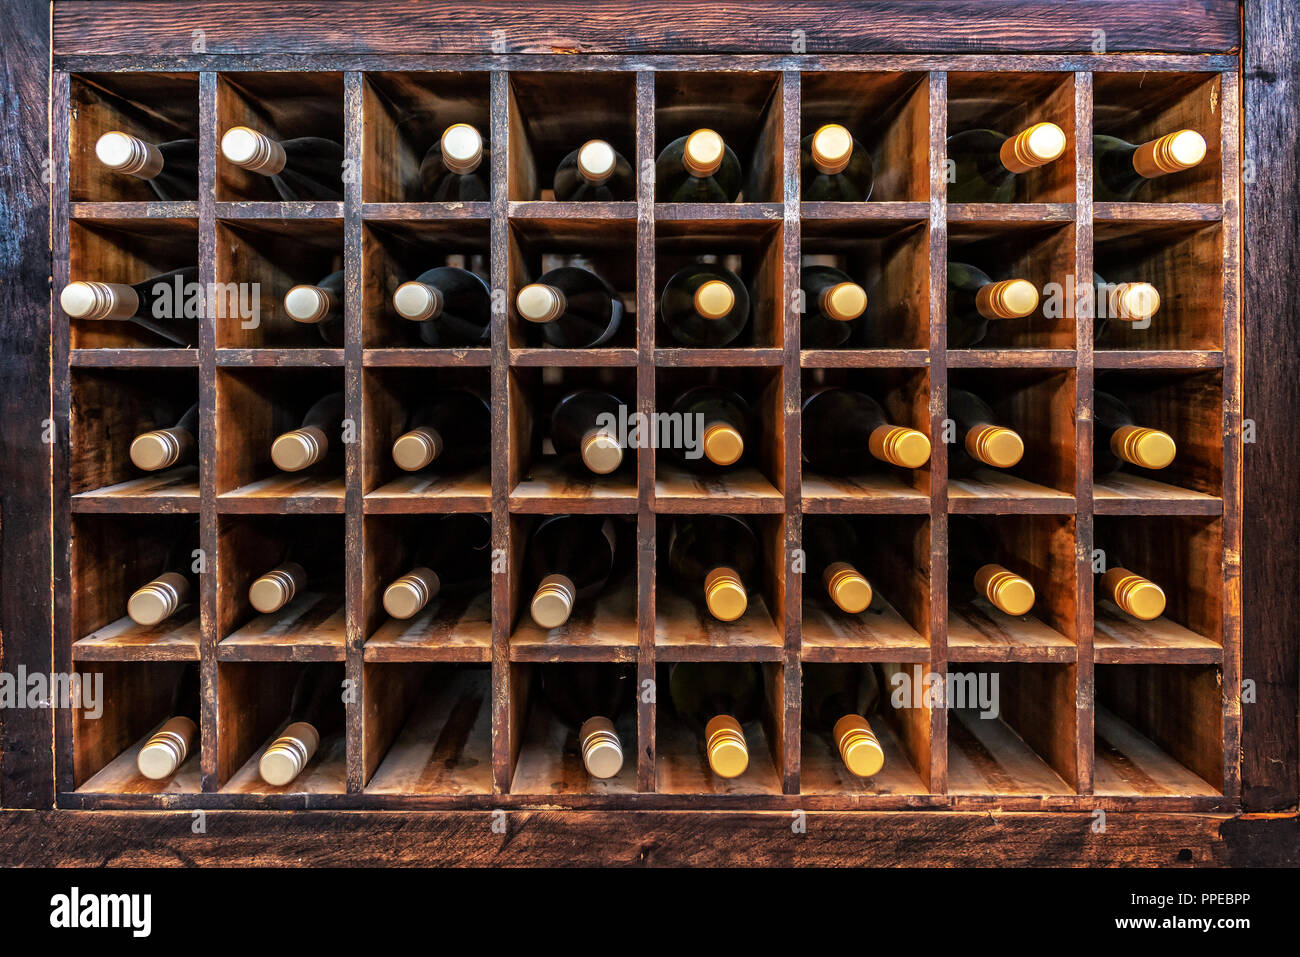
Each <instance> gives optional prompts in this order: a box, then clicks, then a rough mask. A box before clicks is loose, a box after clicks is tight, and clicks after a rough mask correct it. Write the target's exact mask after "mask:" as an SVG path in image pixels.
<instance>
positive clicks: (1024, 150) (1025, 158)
mask: <svg viewBox="0 0 1300 957" xmlns="http://www.w3.org/2000/svg"><path fill="white" fill-rule="evenodd" d="M1064 152H1065V131H1064V130H1062V129H1061V128H1060V127H1059V126H1057V125H1056V124H1055V123H1035V124H1034V125H1033V126H1030V127H1028V128H1027V129H1023V130H1021V131H1020V132H1019V133H1017V134H1016V135H1015V136H1009V137H1007V139H1006V141H1005V142H1003V144H1002V150H1001V152H1000V156H1001V159H1002V165H1003V166H1005V167H1006V168H1007V169H1008V170H1010V171H1011V172H1012V173H1026V172H1028V171H1029V170H1031V169H1034V168H1036V167H1039V166H1043V165H1045V164H1047V163H1050V162H1051V161H1052V160H1054V159H1056V158H1058V157H1059V156H1060V155H1061V154H1062V153H1064Z"/></svg>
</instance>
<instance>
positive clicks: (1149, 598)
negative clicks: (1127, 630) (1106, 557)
mask: <svg viewBox="0 0 1300 957" xmlns="http://www.w3.org/2000/svg"><path fill="white" fill-rule="evenodd" d="M1101 584H1102V587H1104V588H1105V589H1106V590H1107V591H1109V592H1110V595H1111V598H1113V599H1114V600H1115V604H1116V605H1118V606H1119V607H1120V608H1121V609H1123V610H1124V611H1125V612H1126V613H1127V614H1130V615H1132V616H1133V617H1134V618H1140V619H1141V620H1142V621H1151V620H1153V619H1156V618H1159V617H1160V616H1161V615H1163V614H1164V612H1165V593H1164V590H1163V589H1162V588H1161V587H1160V586H1159V585H1157V584H1156V583H1155V582H1153V581H1148V580H1147V579H1145V578H1143V577H1142V576H1141V575H1135V574H1133V573H1132V572H1131V571H1129V570H1128V569H1127V568H1118V567H1116V568H1111V569H1109V570H1107V572H1106V573H1105V574H1104V575H1102V576H1101Z"/></svg>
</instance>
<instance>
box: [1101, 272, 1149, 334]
mask: <svg viewBox="0 0 1300 957" xmlns="http://www.w3.org/2000/svg"><path fill="white" fill-rule="evenodd" d="M1092 288H1093V290H1094V294H1095V299H1094V303H1095V306H1094V308H1093V314H1092V315H1093V318H1092V341H1093V342H1097V341H1098V340H1100V339H1101V337H1102V335H1103V334H1105V332H1106V328H1107V324H1108V323H1109V322H1110V320H1111V319H1116V320H1118V321H1120V322H1146V321H1147V320H1148V319H1150V318H1151V317H1152V316H1154V315H1155V314H1156V311H1157V310H1158V309H1159V308H1160V293H1159V292H1157V291H1156V287H1155V286H1153V285H1151V283H1149V282H1121V283H1109V282H1107V281H1106V280H1105V279H1102V278H1101V276H1099V275H1098V274H1097V273H1095V272H1094V273H1093V274H1092Z"/></svg>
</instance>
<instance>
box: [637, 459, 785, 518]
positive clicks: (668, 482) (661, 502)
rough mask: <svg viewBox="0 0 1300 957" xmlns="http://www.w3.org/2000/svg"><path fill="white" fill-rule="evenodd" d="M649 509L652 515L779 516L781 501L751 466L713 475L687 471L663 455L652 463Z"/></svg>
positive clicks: (763, 477) (782, 505)
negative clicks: (739, 513)
mask: <svg viewBox="0 0 1300 957" xmlns="http://www.w3.org/2000/svg"><path fill="white" fill-rule="evenodd" d="M652 504H653V508H654V510H655V511H656V512H663V513H673V514H680V513H683V512H691V513H704V512H752V513H770V514H779V513H781V512H783V511H785V499H784V497H783V496H782V495H781V493H780V492H779V491H777V488H776V486H775V485H773V484H772V483H771V482H770V481H769V480H768V478H767V477H766V476H765V475H763V474H762V473H761V472H759V471H758V469H756V468H754V467H753V466H749V465H745V466H740V467H738V468H733V469H730V470H728V471H726V472H720V473H717V474H710V475H701V474H696V473H694V472H688V471H686V470H685V469H684V468H682V467H681V466H679V465H677V464H676V463H675V462H673V461H672V460H671V459H669V458H667V457H666V456H664V457H660V458H659V459H658V460H657V462H656V474H655V490H654V501H653V503H652Z"/></svg>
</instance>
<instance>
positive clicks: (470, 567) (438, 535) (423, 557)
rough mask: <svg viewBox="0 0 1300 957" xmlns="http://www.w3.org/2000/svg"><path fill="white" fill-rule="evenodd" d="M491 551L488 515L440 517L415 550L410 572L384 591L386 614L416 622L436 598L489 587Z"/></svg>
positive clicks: (490, 528)
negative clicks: (417, 616)
mask: <svg viewBox="0 0 1300 957" xmlns="http://www.w3.org/2000/svg"><path fill="white" fill-rule="evenodd" d="M491 550H492V523H491V522H490V521H489V519H488V517H487V516H486V515H477V514H473V513H468V512H466V513H456V514H452V515H442V516H439V517H438V519H437V520H436V521H434V522H433V523H432V525H430V526H429V529H428V533H427V534H426V535H425V536H424V537H423V538H422V539H421V541H420V543H419V545H418V546H417V547H416V548H415V550H414V553H415V557H414V564H413V565H412V566H411V568H410V570H409V571H408V572H406V574H404V575H402V576H401V577H400V578H398V579H396V580H394V581H393V582H391V583H390V584H389V585H388V587H387V588H385V589H384V611H386V612H388V614H389V615H391V616H392V617H393V618H400V619H402V620H405V619H408V618H414V617H415V616H416V615H418V614H419V613H420V611H421V610H422V609H423V608H424V606H425V605H427V604H428V603H429V602H430V601H431V600H432V599H433V598H434V597H435V596H437V595H440V594H453V593H455V592H458V591H461V592H464V591H469V590H471V589H481V588H484V587H486V585H487V581H488V571H489V565H490V558H491Z"/></svg>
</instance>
